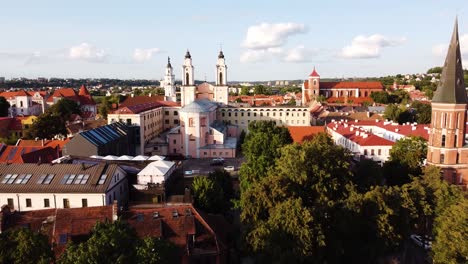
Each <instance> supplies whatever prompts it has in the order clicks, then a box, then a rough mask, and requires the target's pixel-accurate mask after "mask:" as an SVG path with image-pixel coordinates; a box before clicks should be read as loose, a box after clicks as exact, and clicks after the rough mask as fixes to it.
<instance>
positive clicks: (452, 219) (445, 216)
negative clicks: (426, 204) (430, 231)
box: [432, 197, 468, 264]
mask: <svg viewBox="0 0 468 264" xmlns="http://www.w3.org/2000/svg"><path fill="white" fill-rule="evenodd" d="M434 234H435V241H434V243H433V245H432V253H433V261H434V263H444V264H445V263H447V264H452V263H453V264H456V263H468V198H466V197H462V198H460V200H459V201H458V202H456V203H454V204H452V205H450V206H449V207H447V208H446V210H444V212H443V213H442V214H441V215H439V216H438V217H437V218H436V220H435V232H434Z"/></svg>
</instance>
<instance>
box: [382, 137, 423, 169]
mask: <svg viewBox="0 0 468 264" xmlns="http://www.w3.org/2000/svg"><path fill="white" fill-rule="evenodd" d="M426 155H427V141H426V140H425V139H424V138H422V137H419V136H410V137H404V138H402V139H400V140H398V141H397V142H396V143H395V144H394V145H393V146H392V149H391V150H390V160H392V161H397V162H399V163H400V164H402V165H405V166H407V167H408V168H409V170H410V173H413V175H419V174H420V173H421V166H422V165H423V161H424V159H425V158H426Z"/></svg>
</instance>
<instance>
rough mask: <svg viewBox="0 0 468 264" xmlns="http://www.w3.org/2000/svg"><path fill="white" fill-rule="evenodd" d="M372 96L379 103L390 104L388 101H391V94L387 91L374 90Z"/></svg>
mask: <svg viewBox="0 0 468 264" xmlns="http://www.w3.org/2000/svg"><path fill="white" fill-rule="evenodd" d="M370 97H371V98H372V100H374V102H376V103H378V104H388V103H390V94H389V93H387V92H385V91H382V92H372V93H371V94H370Z"/></svg>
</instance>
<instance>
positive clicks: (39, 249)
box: [0, 228, 54, 264]
mask: <svg viewBox="0 0 468 264" xmlns="http://www.w3.org/2000/svg"><path fill="white" fill-rule="evenodd" d="M53 261H54V254H53V252H52V250H51V247H50V245H49V241H48V238H47V237H46V236H44V235H42V234H40V233H35V232H33V231H31V230H30V229H27V228H19V229H14V230H8V231H6V232H3V233H2V234H0V263H14V264H36V263H40V264H48V263H52V262H53Z"/></svg>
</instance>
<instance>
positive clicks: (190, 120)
mask: <svg viewBox="0 0 468 264" xmlns="http://www.w3.org/2000/svg"><path fill="white" fill-rule="evenodd" d="M188 123H189V127H193V126H195V124H194V122H193V118H189V120H188Z"/></svg>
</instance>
